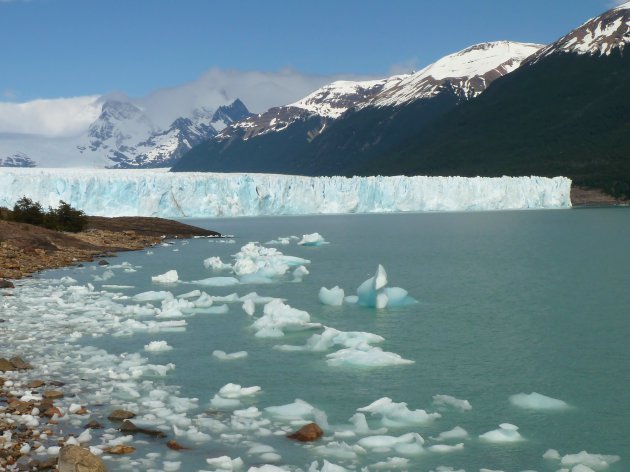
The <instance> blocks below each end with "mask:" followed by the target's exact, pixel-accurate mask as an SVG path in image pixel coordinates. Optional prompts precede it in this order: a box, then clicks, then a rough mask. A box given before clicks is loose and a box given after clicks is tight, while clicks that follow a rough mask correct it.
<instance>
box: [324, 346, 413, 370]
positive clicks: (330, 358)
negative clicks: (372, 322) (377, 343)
mask: <svg viewBox="0 0 630 472" xmlns="http://www.w3.org/2000/svg"><path fill="white" fill-rule="evenodd" d="M326 358H327V360H326V363H327V364H328V365H330V366H333V367H340V366H361V367H386V366H393V365H405V364H413V363H414V362H415V361H412V360H410V359H404V358H403V357H402V356H400V355H399V354H396V353H394V352H388V351H383V350H382V349H381V348H380V347H372V346H365V345H361V346H357V347H352V348H346V349H341V350H339V351H337V352H332V353H330V354H327V355H326Z"/></svg>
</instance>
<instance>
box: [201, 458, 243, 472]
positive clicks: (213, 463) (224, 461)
mask: <svg viewBox="0 0 630 472" xmlns="http://www.w3.org/2000/svg"><path fill="white" fill-rule="evenodd" d="M206 462H207V464H208V465H209V466H210V467H212V470H216V471H228V472H231V471H237V470H241V469H242V468H243V466H244V464H243V460H242V459H241V458H240V457H237V458H236V459H232V458H231V457H229V456H221V457H213V458H210V459H206ZM250 470H251V469H250Z"/></svg>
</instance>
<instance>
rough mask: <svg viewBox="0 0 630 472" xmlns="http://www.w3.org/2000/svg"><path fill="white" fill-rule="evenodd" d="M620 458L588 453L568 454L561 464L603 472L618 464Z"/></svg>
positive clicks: (563, 457)
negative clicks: (602, 470)
mask: <svg viewBox="0 0 630 472" xmlns="http://www.w3.org/2000/svg"><path fill="white" fill-rule="evenodd" d="M619 459H620V457H619V456H614V455H604V454H591V453H588V452H586V451H582V452H578V453H577V454H567V455H565V456H562V459H561V460H560V463H561V464H562V465H563V466H567V467H574V466H577V465H583V466H587V467H590V468H591V469H595V470H601V469H606V468H607V467H608V466H609V465H610V464H614V463H615V462H618V461H619Z"/></svg>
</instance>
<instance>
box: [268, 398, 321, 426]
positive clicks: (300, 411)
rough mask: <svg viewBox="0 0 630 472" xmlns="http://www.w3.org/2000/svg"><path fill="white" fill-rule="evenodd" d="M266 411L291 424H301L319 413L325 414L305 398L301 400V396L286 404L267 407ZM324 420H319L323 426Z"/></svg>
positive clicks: (313, 418)
mask: <svg viewBox="0 0 630 472" xmlns="http://www.w3.org/2000/svg"><path fill="white" fill-rule="evenodd" d="M265 412H266V413H267V414H268V415H270V416H271V417H273V418H274V419H276V420H278V421H281V422H286V423H291V424H293V423H297V424H301V425H303V424H305V423H306V422H308V421H309V420H311V421H312V420H315V418H316V417H317V416H318V413H322V414H323V412H321V411H320V410H318V409H317V408H315V407H314V406H313V405H311V404H310V403H307V402H305V401H304V400H300V399H299V398H296V399H295V401H294V402H293V403H288V404H286V405H279V406H268V407H267V408H265ZM320 416H321V415H320ZM324 422H325V421H317V423H318V424H320V426H322V427H323V426H324V425H323V424H321V423H324Z"/></svg>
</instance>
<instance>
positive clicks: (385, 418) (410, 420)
mask: <svg viewBox="0 0 630 472" xmlns="http://www.w3.org/2000/svg"><path fill="white" fill-rule="evenodd" d="M357 411H360V412H365V413H370V414H372V415H378V416H380V417H381V423H382V424H383V426H385V427H393V428H399V427H405V426H416V425H423V424H427V423H430V422H431V421H433V420H435V419H437V418H441V416H442V415H440V414H439V413H427V412H426V411H425V410H421V409H418V410H410V409H409V408H407V404H406V403H404V402H400V403H396V402H394V401H392V399H391V398H389V397H383V398H379V399H378V400H376V401H375V402H372V403H370V404H369V405H367V406H364V407H362V408H358V409H357Z"/></svg>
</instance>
